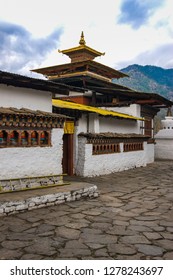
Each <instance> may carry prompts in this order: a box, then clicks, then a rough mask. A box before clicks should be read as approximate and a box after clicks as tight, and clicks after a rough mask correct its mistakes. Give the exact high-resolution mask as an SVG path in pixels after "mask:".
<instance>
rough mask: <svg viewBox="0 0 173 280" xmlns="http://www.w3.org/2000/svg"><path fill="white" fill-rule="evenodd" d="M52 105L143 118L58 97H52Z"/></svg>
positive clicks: (128, 117) (101, 113)
mask: <svg viewBox="0 0 173 280" xmlns="http://www.w3.org/2000/svg"><path fill="white" fill-rule="evenodd" d="M52 105H53V106H56V107H59V108H64V109H73V110H80V111H87V112H93V113H97V114H99V115H103V116H112V117H118V118H124V119H132V120H142V121H143V120H144V119H143V118H137V117H134V116H131V115H128V114H123V113H118V112H114V111H109V110H104V109H101V108H97V107H92V106H86V105H82V104H79V103H73V102H69V101H64V100H60V99H52Z"/></svg>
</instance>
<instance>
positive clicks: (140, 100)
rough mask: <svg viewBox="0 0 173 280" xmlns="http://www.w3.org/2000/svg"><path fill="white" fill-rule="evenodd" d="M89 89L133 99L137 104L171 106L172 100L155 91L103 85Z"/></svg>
mask: <svg viewBox="0 0 173 280" xmlns="http://www.w3.org/2000/svg"><path fill="white" fill-rule="evenodd" d="M89 88H90V89H91V90H94V91H95V92H98V93H102V94H103V95H105V94H106V95H113V96H118V97H120V98H121V97H122V98H123V99H124V98H126V99H130V100H131V99H133V101H134V102H135V103H137V104H146V105H147V104H149V105H150V104H151V105H158V106H159V105H160V106H163V105H164V106H165V107H166V106H172V105H173V102H172V101H170V100H168V99H166V98H164V97H162V96H161V95H159V94H156V93H147V92H137V91H134V90H131V89H129V88H124V89H121V88H119V89H118V88H116V84H115V88H105V87H94V86H90V87H89Z"/></svg>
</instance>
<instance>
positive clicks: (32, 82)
mask: <svg viewBox="0 0 173 280" xmlns="http://www.w3.org/2000/svg"><path fill="white" fill-rule="evenodd" d="M0 84H5V85H7V86H15V87H23V88H32V89H36V90H41V91H49V92H52V93H60V94H65V95H67V93H68V92H69V91H70V90H75V91H80V92H84V89H82V88H78V87H73V86H70V85H65V84H62V83H58V82H57V83H55V82H53V81H48V80H41V79H36V78H31V77H26V76H22V75H19V74H14V73H9V72H5V71H0Z"/></svg>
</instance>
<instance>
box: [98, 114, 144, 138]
mask: <svg viewBox="0 0 173 280" xmlns="http://www.w3.org/2000/svg"><path fill="white" fill-rule="evenodd" d="M99 119H100V133H103V132H113V133H137V134H141V133H142V132H141V129H140V126H141V121H134V120H127V119H115V118H109V117H107V118H104V117H100V118H99Z"/></svg>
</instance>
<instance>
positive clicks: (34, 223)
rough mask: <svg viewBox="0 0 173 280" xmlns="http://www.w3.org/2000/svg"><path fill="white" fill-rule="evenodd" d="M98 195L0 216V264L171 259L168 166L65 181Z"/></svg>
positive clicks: (171, 175)
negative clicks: (94, 190)
mask: <svg viewBox="0 0 173 280" xmlns="http://www.w3.org/2000/svg"><path fill="white" fill-rule="evenodd" d="M68 180H71V181H72V182H73V181H74V183H75V182H77V181H79V182H82V183H84V184H85V183H88V184H92V185H96V186H97V187H98V190H99V192H100V196H99V197H96V198H94V199H85V200H77V201H73V202H68V201H67V202H66V203H65V204H61V205H55V206H49V207H47V208H40V209H34V210H31V211H27V212H23V213H17V214H14V215H10V216H4V217H0V259H19V260H20V259H21V260H26V259H40V260H41V259H45V260H46V259H52V260H53V259H56V260H60V259H80V260H85V259H93V260H94V259H107V260H109V259H110V260H128V259H129V260H140V259H142V260H145V259H146V260H154V259H163V260H166V259H168V260H173V184H172V182H173V162H172V161H157V162H155V163H153V164H150V165H148V166H147V167H143V168H136V169H133V170H128V171H123V172H119V173H114V174H110V175H107V176H99V177H95V178H78V177H70V178H68Z"/></svg>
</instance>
